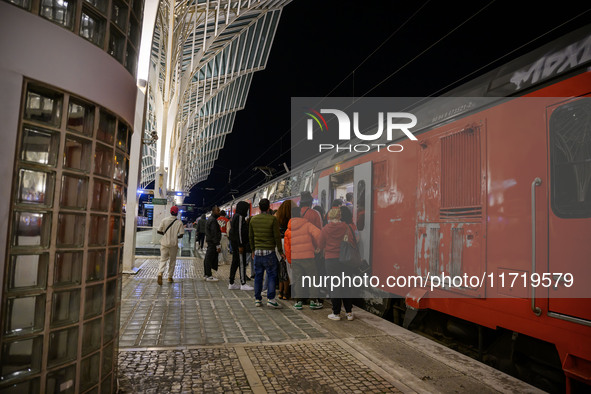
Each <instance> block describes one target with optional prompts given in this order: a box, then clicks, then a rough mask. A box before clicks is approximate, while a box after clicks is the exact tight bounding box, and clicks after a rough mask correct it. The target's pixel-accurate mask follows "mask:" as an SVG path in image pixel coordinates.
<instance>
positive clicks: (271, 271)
mask: <svg viewBox="0 0 591 394" xmlns="http://www.w3.org/2000/svg"><path fill="white" fill-rule="evenodd" d="M265 271H266V272H267V277H268V278H269V279H268V290H267V299H269V300H273V299H275V288H276V287H277V256H276V255H275V253H271V254H268V255H266V256H254V298H255V299H257V300H259V301H260V300H262V299H263V297H262V296H261V291H262V289H263V275H264V274H265Z"/></svg>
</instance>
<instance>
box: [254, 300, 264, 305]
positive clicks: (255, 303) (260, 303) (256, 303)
mask: <svg viewBox="0 0 591 394" xmlns="http://www.w3.org/2000/svg"><path fill="white" fill-rule="evenodd" d="M254 306H263V301H261V300H255V301H254Z"/></svg>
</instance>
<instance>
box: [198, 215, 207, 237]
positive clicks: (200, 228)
mask: <svg viewBox="0 0 591 394" xmlns="http://www.w3.org/2000/svg"><path fill="white" fill-rule="evenodd" d="M205 223H207V219H206V218H205V215H201V217H200V218H199V220H198V221H197V232H198V233H205Z"/></svg>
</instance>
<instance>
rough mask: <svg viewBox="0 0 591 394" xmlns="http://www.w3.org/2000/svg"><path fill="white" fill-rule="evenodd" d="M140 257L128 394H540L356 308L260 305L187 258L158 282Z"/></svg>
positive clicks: (126, 369)
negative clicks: (334, 311)
mask: <svg viewBox="0 0 591 394" xmlns="http://www.w3.org/2000/svg"><path fill="white" fill-rule="evenodd" d="M142 261H145V264H144V265H143V266H142V269H141V270H140V271H139V272H138V273H137V274H136V275H130V276H125V277H124V281H123V291H122V313H121V333H120V342H119V345H120V351H119V387H120V392H121V393H210V392H211V393H256V394H258V393H391V392H401V391H402V392H405V393H407V392H408V393H416V392H419V393H424V392H428V393H458V392H478V393H479V394H485V393H498V392H525V393H533V392H537V391H536V389H535V388H533V387H531V386H529V385H527V384H525V383H523V382H520V381H517V380H516V379H514V378H512V377H510V376H508V375H505V374H503V373H501V372H499V371H496V370H493V369H491V368H490V367H487V366H484V365H482V364H480V363H478V362H476V361H474V360H472V359H469V358H468V357H466V356H463V355H460V354H458V353H456V352H454V351H453V350H450V349H447V348H444V347H443V346H441V345H438V344H435V343H434V342H432V341H430V340H428V339H426V338H423V337H420V336H418V335H416V334H414V333H411V332H409V331H406V330H404V329H403V328H401V327H398V326H395V325H393V324H391V323H389V322H386V321H384V320H382V319H379V318H377V317H375V316H373V315H371V314H369V313H367V312H364V311H359V310H358V309H354V311H355V313H356V316H357V318H356V319H355V320H354V321H347V320H342V321H331V320H328V319H327V318H326V316H327V314H328V313H330V310H329V309H328V308H325V309H323V310H316V311H312V310H310V309H309V308H304V310H302V311H296V310H294V309H293V308H292V307H291V305H292V303H291V302H289V303H288V302H284V301H282V304H283V308H282V309H278V310H276V309H271V308H267V307H262V308H256V307H255V306H254V302H253V301H254V300H253V298H254V294H253V292H252V291H240V290H228V288H227V287H228V282H227V278H228V271H229V266H228V265H222V266H220V270H219V271H218V273H217V276H218V278H220V281H219V282H205V281H203V279H202V275H203V274H202V262H201V261H200V260H195V259H182V260H179V261H178V262H177V268H176V270H175V274H174V279H175V282H174V283H171V284H169V283H167V282H166V281H165V282H164V284H163V285H162V286H158V284H157V283H156V279H155V278H156V267H157V260H155V259H147V260H145V259H144V260H142ZM138 262H140V261H139V260H138ZM251 283H252V282H251Z"/></svg>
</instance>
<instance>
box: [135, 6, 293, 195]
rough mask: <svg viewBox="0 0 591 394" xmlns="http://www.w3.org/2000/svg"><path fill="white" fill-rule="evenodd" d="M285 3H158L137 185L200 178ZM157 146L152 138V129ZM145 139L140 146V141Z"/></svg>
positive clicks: (264, 55) (265, 52)
mask: <svg viewBox="0 0 591 394" xmlns="http://www.w3.org/2000/svg"><path fill="white" fill-rule="evenodd" d="M290 1H291V0H258V1H244V0H242V1H240V0H239V1H232V0H218V1H213V0H211V1H210V0H207V1H206V0H190V1H188V2H187V1H175V0H162V1H161V2H160V6H159V8H158V12H157V15H156V23H155V27H154V36H153V41H152V50H151V62H150V68H151V69H150V77H149V80H148V86H147V98H148V105H147V113H146V118H145V119H146V121H145V129H144V135H145V138H144V144H143V152H142V153H143V157H142V170H141V182H140V183H141V186H142V187H145V186H146V185H148V184H149V183H150V182H151V181H154V180H155V177H156V173H157V172H158V171H163V170H164V172H165V174H166V176H167V185H166V186H167V188H168V189H175V190H189V189H190V188H191V187H193V186H194V185H195V184H197V183H199V182H201V181H203V180H205V179H207V176H208V175H209V172H210V171H211V168H212V167H213V164H214V162H215V160H216V159H217V157H218V154H219V150H220V149H222V148H223V146H224V142H225V138H226V135H228V134H229V133H231V132H232V127H233V124H234V119H235V115H236V111H238V110H241V109H243V108H244V106H245V103H246V98H247V95H248V91H249V87H250V84H251V82H252V74H253V73H254V72H255V71H260V70H263V69H264V68H265V66H266V64H267V59H268V57H269V53H270V49H271V45H272V43H273V37H274V36H275V31H276V29H277V24H278V22H279V18H280V16H281V11H282V9H283V7H284V6H285V5H287V4H288V3H289V2H290ZM154 131H156V132H157V133H158V141H157V142H156V141H154V140H153V139H152V140H151V137H152V135H153V132H154ZM146 142H147V143H146Z"/></svg>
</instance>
